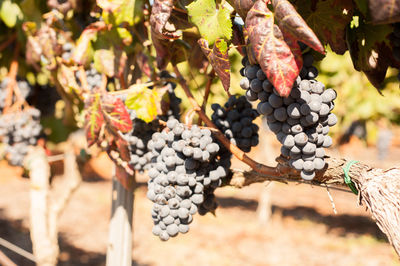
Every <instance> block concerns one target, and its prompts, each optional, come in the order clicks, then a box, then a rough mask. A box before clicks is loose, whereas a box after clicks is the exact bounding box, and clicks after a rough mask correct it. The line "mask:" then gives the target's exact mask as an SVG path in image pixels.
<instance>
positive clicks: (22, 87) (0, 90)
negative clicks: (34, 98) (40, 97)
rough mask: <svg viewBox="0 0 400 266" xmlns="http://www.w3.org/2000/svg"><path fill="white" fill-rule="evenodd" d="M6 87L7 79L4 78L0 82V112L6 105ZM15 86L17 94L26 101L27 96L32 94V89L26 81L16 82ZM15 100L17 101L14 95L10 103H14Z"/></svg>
mask: <svg viewBox="0 0 400 266" xmlns="http://www.w3.org/2000/svg"><path fill="white" fill-rule="evenodd" d="M7 85H8V78H5V79H3V80H2V81H1V82H0V112H1V111H3V109H4V107H5V104H6V98H7V93H8V92H7ZM17 86H18V89H19V92H20V93H21V97H22V98H24V99H26V98H27V97H28V96H30V95H31V94H32V87H31V85H30V84H29V83H28V82H27V81H26V80H18V81H17ZM16 100H17V99H16V97H15V95H13V99H12V101H13V102H15V101H16Z"/></svg>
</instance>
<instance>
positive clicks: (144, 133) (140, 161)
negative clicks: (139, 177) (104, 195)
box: [122, 110, 159, 173]
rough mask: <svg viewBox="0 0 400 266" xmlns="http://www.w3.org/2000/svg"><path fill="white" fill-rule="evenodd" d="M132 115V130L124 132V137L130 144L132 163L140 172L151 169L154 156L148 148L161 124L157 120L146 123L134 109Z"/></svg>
mask: <svg viewBox="0 0 400 266" xmlns="http://www.w3.org/2000/svg"><path fill="white" fill-rule="evenodd" d="M130 116H131V119H132V130H131V131H130V132H128V133H126V134H123V135H122V137H123V138H124V139H125V140H126V141H127V142H128V144H129V152H130V158H131V160H130V164H131V165H132V166H133V168H134V169H135V170H137V171H138V172H139V173H143V172H144V171H145V170H148V169H149V167H150V160H151V158H152V152H151V150H149V149H148V148H147V144H148V142H149V141H150V140H151V136H152V135H153V133H154V132H156V131H158V129H159V124H158V123H157V121H153V122H151V123H146V122H144V121H143V120H141V119H138V118H136V113H135V111H134V110H130Z"/></svg>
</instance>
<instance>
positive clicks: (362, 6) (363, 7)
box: [354, 0, 368, 17]
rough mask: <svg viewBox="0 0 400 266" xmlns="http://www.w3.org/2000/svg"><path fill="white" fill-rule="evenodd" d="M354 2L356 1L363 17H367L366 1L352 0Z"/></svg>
mask: <svg viewBox="0 0 400 266" xmlns="http://www.w3.org/2000/svg"><path fill="white" fill-rule="evenodd" d="M354 3H356V5H357V7H358V10H359V11H360V12H361V14H363V16H364V17H367V15H368V3H367V1H366V0H354Z"/></svg>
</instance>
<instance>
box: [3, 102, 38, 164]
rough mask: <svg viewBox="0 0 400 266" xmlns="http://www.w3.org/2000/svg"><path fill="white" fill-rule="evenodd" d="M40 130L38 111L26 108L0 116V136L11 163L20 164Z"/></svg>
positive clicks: (34, 142)
mask: <svg viewBox="0 0 400 266" xmlns="http://www.w3.org/2000/svg"><path fill="white" fill-rule="evenodd" d="M41 130H42V126H41V125H40V111H39V110H38V109H35V108H28V109H25V110H23V111H21V112H12V113H6V114H2V115H1V116H0V136H1V138H2V142H3V143H4V144H5V152H6V154H7V159H8V161H9V163H10V164H11V165H22V164H23V160H24V157H25V155H26V154H27V153H28V147H29V145H35V144H36V142H37V139H38V137H39V135H40V132H41Z"/></svg>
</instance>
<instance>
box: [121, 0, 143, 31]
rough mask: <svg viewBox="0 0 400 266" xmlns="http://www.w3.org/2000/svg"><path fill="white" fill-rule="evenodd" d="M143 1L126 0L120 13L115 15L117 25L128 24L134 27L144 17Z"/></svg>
mask: <svg viewBox="0 0 400 266" xmlns="http://www.w3.org/2000/svg"><path fill="white" fill-rule="evenodd" d="M142 5H143V1H142V0H124V1H123V2H122V4H121V6H120V7H119V9H118V11H117V12H116V13H114V15H115V22H116V24H117V25H119V24H121V23H124V22H127V23H128V24H129V25H131V26H132V25H134V24H136V23H137V22H139V21H140V20H141V18H142V17H143V9H142Z"/></svg>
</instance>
